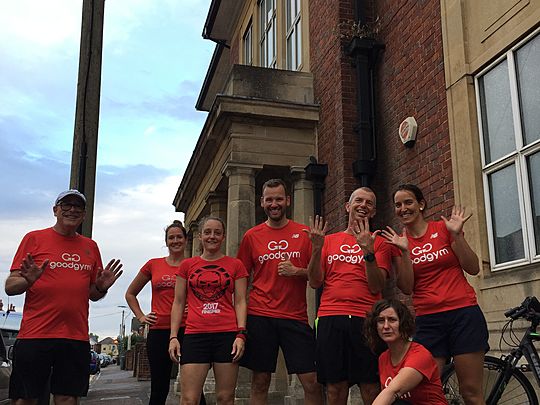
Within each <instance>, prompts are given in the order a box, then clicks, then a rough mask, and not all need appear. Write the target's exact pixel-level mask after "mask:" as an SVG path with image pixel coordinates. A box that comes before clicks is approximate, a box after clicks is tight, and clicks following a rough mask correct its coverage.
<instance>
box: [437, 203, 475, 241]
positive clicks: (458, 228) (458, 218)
mask: <svg viewBox="0 0 540 405" xmlns="http://www.w3.org/2000/svg"><path fill="white" fill-rule="evenodd" d="M470 217H472V213H470V214H469V215H467V216H465V207H462V206H460V205H456V206H454V208H452V215H451V216H450V219H447V218H446V217H445V216H444V215H441V219H442V220H443V221H444V224H445V225H446V229H448V232H450V233H451V234H453V235H454V236H457V235H459V234H461V232H463V225H464V224H465V222H467V220H468V219H469V218H470Z"/></svg>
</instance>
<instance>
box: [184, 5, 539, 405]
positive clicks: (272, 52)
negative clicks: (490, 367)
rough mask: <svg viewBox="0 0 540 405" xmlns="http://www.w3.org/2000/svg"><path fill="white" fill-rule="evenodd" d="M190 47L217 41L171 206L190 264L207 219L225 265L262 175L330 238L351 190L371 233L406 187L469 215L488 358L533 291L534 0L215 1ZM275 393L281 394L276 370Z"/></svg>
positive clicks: (298, 216)
mask: <svg viewBox="0 0 540 405" xmlns="http://www.w3.org/2000/svg"><path fill="white" fill-rule="evenodd" d="M203 36H204V37H205V38H207V39H209V40H212V41H214V42H216V48H215V51H214V55H213V58H212V61H211V63H210V66H209V68H208V72H207V75H206V78H205V81H204V83H203V85H202V89H201V92H200V95H199V99H198V101H197V105H196V107H197V109H199V110H202V111H207V112H208V116H207V120H206V122H205V125H204V127H203V129H202V131H201V134H200V137H199V140H198V142H197V145H196V147H195V150H194V152H193V155H192V158H191V160H190V162H189V164H188V167H187V169H186V172H185V174H184V176H183V178H182V180H181V183H180V185H179V188H178V190H177V193H176V196H175V199H174V205H175V207H176V209H177V211H182V212H184V213H185V220H186V224H187V225H188V228H189V229H188V231H189V248H190V249H189V250H191V254H193V255H195V254H197V253H198V252H197V249H198V246H197V244H196V243H193V238H194V235H196V232H197V229H196V224H197V221H198V220H199V219H200V218H201V217H202V216H205V215H216V216H219V217H221V218H223V219H224V220H225V221H226V223H227V238H226V243H227V246H226V252H227V254H229V255H235V254H236V251H237V249H238V245H239V243H240V240H241V238H242V235H243V234H244V232H245V231H246V230H247V229H249V228H250V227H252V226H254V225H255V224H257V223H260V222H261V221H262V220H263V219H264V213H263V211H262V209H261V208H260V207H259V199H260V189H261V185H262V184H263V183H264V181H266V180H268V179H269V178H272V177H281V178H283V179H285V181H286V182H287V183H288V185H289V187H290V189H291V191H292V195H293V205H292V207H291V212H290V216H291V217H292V218H293V219H294V220H296V221H298V222H304V223H307V220H308V217H309V216H311V215H313V214H314V213H315V212H317V213H322V214H323V215H324V217H325V218H326V219H327V220H328V221H329V223H330V226H331V228H332V231H339V230H343V229H344V228H345V226H346V222H347V217H346V213H345V210H344V204H345V202H346V200H347V198H348V196H349V195H350V193H351V192H352V191H353V190H354V189H355V188H357V187H359V186H364V185H366V186H370V187H372V188H373V189H374V190H375V192H376V194H377V197H378V207H377V208H378V214H377V217H376V219H375V223H374V225H375V227H377V228H380V227H382V226H383V225H387V224H391V225H396V224H397V221H396V219H395V217H394V212H393V204H392V201H391V194H392V191H393V190H394V189H395V188H396V187H397V186H398V185H399V184H402V183H415V184H418V185H419V186H420V187H421V188H422V189H423V191H424V194H425V196H426V198H427V201H428V206H429V208H428V212H427V215H428V217H429V218H439V216H440V215H441V214H445V215H446V214H448V213H449V212H450V210H451V207H452V206H453V205H455V204H460V205H464V206H466V207H467V208H468V210H471V211H472V212H473V213H474V215H473V217H472V218H471V219H470V220H469V221H468V222H467V224H466V226H465V233H466V235H467V240H468V241H469V243H470V244H471V246H472V247H473V249H474V250H475V251H476V252H477V254H478V256H479V258H480V261H481V265H482V273H481V275H480V276H479V277H475V278H471V279H470V281H471V283H472V284H473V285H474V287H475V289H476V291H477V294H478V298H479V302H480V305H481V307H482V309H483V311H484V313H485V314H486V318H487V320H488V324H489V329H490V333H491V342H490V343H491V347H492V349H494V350H495V351H496V350H497V349H498V344H499V337H500V332H501V327H502V323H503V321H504V316H503V312H504V311H505V310H506V309H507V308H509V307H511V306H516V305H518V304H519V303H520V302H521V301H522V299H523V298H524V297H525V296H527V295H535V294H538V292H539V291H540V271H539V268H540V113H539V108H538V105H540V87H539V83H540V70H539V69H538V66H540V0H504V1H502V0H497V1H493V0H477V1H470V2H463V1H457V0H426V1H421V2H418V1H413V2H406V1H366V0H362V1H361V0H221V1H218V0H213V1H211V3H210V8H209V12H208V17H207V20H206V23H205V26H204V28H203ZM408 117H413V118H414V119H415V121H416V123H417V133H416V141H415V142H411V143H409V144H408V146H405V145H404V144H403V143H402V140H401V139H400V136H399V133H398V129H399V128H400V124H401V123H402V122H403V121H405V120H406V119H407V118H408ZM408 122H409V123H411V122H412V121H411V120H409V121H408ZM310 302H311V305H310V315H311V319H312V318H313V315H314V312H315V304H314V299H313V295H312V294H310ZM279 378H281V380H279ZM279 381H281V382H279ZM280 384H281V385H280ZM277 385H278V386H281V388H282V390H281V391H282V392H284V395H285V396H287V395H288V394H290V393H291V391H294V387H291V385H294V380H290V379H287V378H286V376H284V375H283V370H282V371H281V374H280V373H278V384H277ZM293 396H294V395H293Z"/></svg>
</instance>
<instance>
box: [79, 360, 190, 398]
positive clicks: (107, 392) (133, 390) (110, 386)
mask: <svg viewBox="0 0 540 405" xmlns="http://www.w3.org/2000/svg"><path fill="white" fill-rule="evenodd" d="M132 375H133V372H132V371H124V370H120V367H118V366H116V365H111V366H108V367H106V368H103V369H102V370H101V372H100V373H99V374H97V375H95V376H92V377H91V378H90V390H89V391H88V396H87V397H86V398H81V404H85V405H98V404H99V405H106V404H112V403H114V404H115V405H140V404H141V405H142V404H144V405H146V404H148V400H149V399H150V381H137V379H136V378H135V377H132ZM173 383H174V380H171V389H170V391H169V397H168V398H167V403H166V405H178V404H179V402H180V399H179V397H177V396H176V395H175V394H174V393H173Z"/></svg>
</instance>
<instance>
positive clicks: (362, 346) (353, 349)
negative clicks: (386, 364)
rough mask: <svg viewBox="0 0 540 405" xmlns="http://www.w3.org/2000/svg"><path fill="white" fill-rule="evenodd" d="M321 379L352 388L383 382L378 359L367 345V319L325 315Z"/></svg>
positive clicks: (320, 330)
mask: <svg viewBox="0 0 540 405" xmlns="http://www.w3.org/2000/svg"><path fill="white" fill-rule="evenodd" d="M317 380H318V381H319V383H321V384H336V383H339V382H343V381H347V382H348V383H349V385H355V384H374V383H378V382H379V365H378V359H377V356H376V355H375V354H374V353H373V352H372V351H371V349H370V348H369V347H368V346H367V345H366V343H365V338H364V318H360V317H357V316H349V315H337V316H321V317H320V318H319V321H318V323H317Z"/></svg>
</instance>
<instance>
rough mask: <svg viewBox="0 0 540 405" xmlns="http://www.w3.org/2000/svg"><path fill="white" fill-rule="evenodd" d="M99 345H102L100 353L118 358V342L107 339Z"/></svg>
mask: <svg viewBox="0 0 540 405" xmlns="http://www.w3.org/2000/svg"><path fill="white" fill-rule="evenodd" d="M99 344H100V345H101V351H100V352H98V353H105V354H108V355H109V356H113V357H114V356H118V340H116V339H113V338H111V337H106V338H105V339H103V340H101V341H100V342H99Z"/></svg>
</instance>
